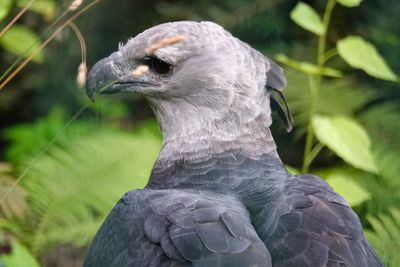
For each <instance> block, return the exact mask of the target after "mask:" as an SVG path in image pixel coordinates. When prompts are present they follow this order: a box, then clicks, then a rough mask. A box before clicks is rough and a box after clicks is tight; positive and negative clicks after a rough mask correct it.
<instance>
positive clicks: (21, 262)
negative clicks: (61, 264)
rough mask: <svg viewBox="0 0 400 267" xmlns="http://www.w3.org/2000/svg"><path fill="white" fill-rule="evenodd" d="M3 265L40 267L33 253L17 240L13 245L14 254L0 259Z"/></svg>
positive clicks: (10, 266)
mask: <svg viewBox="0 0 400 267" xmlns="http://www.w3.org/2000/svg"><path fill="white" fill-rule="evenodd" d="M1 263H4V266H7V267H40V265H39V263H38V262H37V260H36V259H35V257H34V256H33V255H32V253H30V252H29V250H28V249H27V248H26V247H24V246H23V245H22V244H20V243H19V242H18V241H16V240H15V241H13V243H12V253H11V254H10V255H4V254H3V256H2V257H0V265H1ZM1 266H2V265H1Z"/></svg>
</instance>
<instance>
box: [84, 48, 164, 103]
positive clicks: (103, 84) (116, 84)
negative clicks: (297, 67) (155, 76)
mask: <svg viewBox="0 0 400 267" xmlns="http://www.w3.org/2000/svg"><path fill="white" fill-rule="evenodd" d="M134 69H135V66H132V65H131V64H125V63H124V61H123V58H122V54H121V52H115V53H113V54H111V55H110V56H109V57H106V58H103V59H101V60H100V61H98V62H97V63H96V64H95V65H94V66H93V67H92V68H91V70H90V71H89V74H88V78H87V85H86V93H87V95H88V96H89V98H90V99H91V100H92V101H93V102H94V100H95V98H96V95H97V94H114V93H119V92H139V91H140V90H141V89H144V88H148V87H156V86H158V84H157V83H155V82H151V81H150V78H149V77H148V75H142V76H140V77H136V76H134V75H132V70H134Z"/></svg>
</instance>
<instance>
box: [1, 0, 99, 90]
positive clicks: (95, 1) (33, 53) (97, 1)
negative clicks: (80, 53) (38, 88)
mask: <svg viewBox="0 0 400 267" xmlns="http://www.w3.org/2000/svg"><path fill="white" fill-rule="evenodd" d="M100 1H101V0H93V1H92V2H91V3H90V4H88V5H86V6H85V7H84V8H82V9H81V10H79V11H78V12H77V13H75V14H74V15H73V16H71V17H70V18H69V19H68V20H66V21H65V22H64V23H63V24H61V26H60V27H58V28H57V29H56V30H55V31H54V32H53V34H51V35H50V36H49V37H48V38H47V39H46V40H45V41H44V42H43V44H41V45H40V46H39V47H38V48H36V49H35V50H34V51H33V52H32V53H31V54H30V55H29V57H27V58H26V59H25V60H24V61H23V62H22V63H21V64H20V65H19V66H18V67H17V68H16V69H15V70H14V71H13V72H12V73H11V74H10V75H9V76H8V77H7V78H6V79H5V80H4V81H3V82H2V83H1V84H0V90H1V89H3V88H4V87H5V86H6V85H7V84H8V83H9V82H10V81H11V80H12V79H13V78H14V77H15V75H17V74H18V73H19V72H20V71H21V70H22V69H23V68H24V67H25V66H26V65H27V64H28V63H29V62H30V61H31V60H32V59H33V58H34V57H35V56H36V55H37V54H38V53H39V52H40V51H41V50H42V49H43V48H44V47H45V46H46V45H47V44H48V43H49V42H50V41H51V40H53V39H54V37H56V35H57V34H59V33H60V32H61V31H62V30H64V29H65V28H66V27H67V26H68V25H69V23H70V22H72V21H73V20H74V19H76V18H77V17H79V16H80V15H81V14H82V13H84V12H86V11H87V10H88V9H90V8H91V7H92V6H94V5H96V4H97V3H99V2H100Z"/></svg>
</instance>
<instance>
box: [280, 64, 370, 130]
mask: <svg viewBox="0 0 400 267" xmlns="http://www.w3.org/2000/svg"><path fill="white" fill-rule="evenodd" d="M286 76H287V79H288V86H287V88H286V89H285V96H286V97H287V100H288V104H289V107H290V110H291V112H292V113H293V117H294V121H295V125H296V127H298V130H299V133H301V134H303V133H305V127H306V124H307V120H308V112H309V107H310V94H309V89H308V86H309V85H308V78H307V76H305V75H304V74H300V73H298V72H295V71H293V70H288V71H287V72H286ZM319 94H320V96H319V101H318V106H317V113H319V114H326V115H337V114H344V115H354V113H355V112H357V111H358V110H359V109H361V108H362V107H364V106H365V105H366V104H367V103H368V102H370V101H371V100H373V99H374V97H375V95H376V93H375V92H374V91H373V90H371V88H368V87H367V86H365V85H360V84H358V83H356V82H355V81H353V80H351V79H338V80H329V81H325V82H324V83H323V85H322V86H321V88H320V92H319Z"/></svg>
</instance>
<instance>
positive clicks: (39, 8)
mask: <svg viewBox="0 0 400 267" xmlns="http://www.w3.org/2000/svg"><path fill="white" fill-rule="evenodd" d="M28 1H29V0H19V1H18V2H17V6H18V7H20V8H23V7H24V6H26V4H27V3H28ZM29 10H31V11H33V12H36V13H38V14H40V15H43V16H44V18H45V19H46V20H49V21H51V20H53V19H54V16H55V14H56V3H55V2H54V1H53V0H36V1H35V2H33V4H32V6H31V7H30V8H29Z"/></svg>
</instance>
